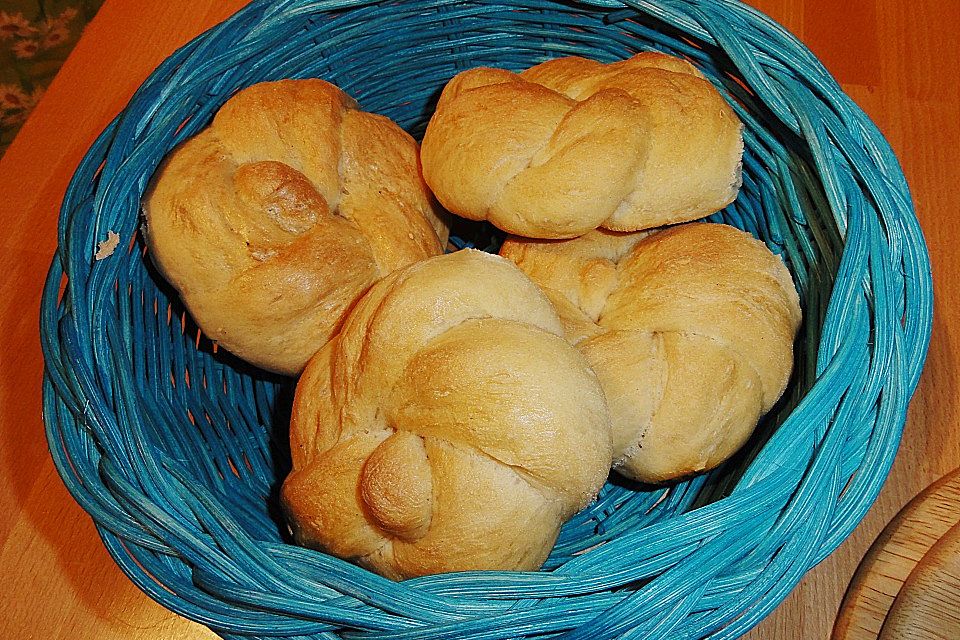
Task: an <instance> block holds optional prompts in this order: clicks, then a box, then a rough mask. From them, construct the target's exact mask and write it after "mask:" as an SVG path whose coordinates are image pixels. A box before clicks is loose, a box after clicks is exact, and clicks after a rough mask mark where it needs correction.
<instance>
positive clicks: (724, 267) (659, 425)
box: [501, 223, 800, 482]
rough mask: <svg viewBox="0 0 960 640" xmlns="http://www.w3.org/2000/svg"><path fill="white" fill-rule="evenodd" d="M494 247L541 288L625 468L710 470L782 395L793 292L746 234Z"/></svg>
mask: <svg viewBox="0 0 960 640" xmlns="http://www.w3.org/2000/svg"><path fill="white" fill-rule="evenodd" d="M501 255H503V256H505V257H507V258H509V259H510V260H512V261H514V262H515V263H516V264H518V265H519V266H520V268H521V269H523V270H524V271H525V272H526V273H527V274H528V275H530V277H531V278H532V279H533V280H534V281H535V282H537V283H538V284H540V285H541V286H542V287H544V290H545V291H546V292H547V293H548V295H549V296H550V298H551V300H553V301H554V304H555V306H556V308H557V309H558V311H559V312H560V315H561V317H562V318H563V322H564V327H565V330H566V333H567V336H568V339H569V340H570V341H571V342H573V343H575V344H576V345H577V346H578V347H579V349H580V350H581V352H583V354H584V355H585V356H586V357H587V360H588V361H589V362H590V365H591V366H592V367H593V369H594V371H595V372H596V373H597V376H598V377H599V379H600V384H601V386H602V387H603V390H604V393H605V395H606V400H607V403H608V405H609V408H610V414H611V419H612V424H613V451H614V468H615V469H616V470H617V471H619V472H620V473H621V474H623V475H625V476H628V477H631V478H634V479H637V480H641V481H644V482H664V481H666V480H671V479H674V478H679V477H683V476H687V475H690V474H693V473H697V472H700V471H705V470H708V469H711V468H713V467H715V466H717V465H718V464H720V463H721V462H723V461H724V460H725V459H727V458H728V457H729V456H731V455H732V454H733V453H734V452H735V451H736V450H737V449H739V448H740V447H741V446H742V445H743V443H744V442H745V441H746V440H747V438H748V437H749V436H750V434H751V433H752V432H753V429H754V428H755V427H756V425H757V422H758V421H759V419H760V417H761V416H762V415H763V414H764V413H766V412H767V411H769V410H770V408H771V407H772V406H773V404H774V403H775V402H776V401H777V400H778V399H779V398H780V396H781V395H782V394H783V391H784V389H785V387H786V385H787V381H788V379H789V377H790V372H791V370H792V367H793V341H794V338H795V336H796V333H797V330H798V328H799V325H800V306H799V300H798V297H797V292H796V289H795V288H794V285H793V281H792V280H791V278H790V273H789V272H788V271H787V269H786V267H785V266H784V264H783V262H782V261H781V260H780V259H779V258H778V257H777V256H775V255H774V254H773V253H771V252H770V251H769V249H767V247H766V246H765V245H764V244H763V243H761V242H759V241H758V240H755V239H754V238H753V237H752V236H750V235H749V234H747V233H744V232H743V231H740V230H738V229H735V228H733V227H729V226H726V225H721V224H706V223H691V224H686V225H679V226H676V227H671V228H668V229H665V230H662V231H657V232H654V233H652V234H648V233H643V232H641V233H631V234H620V233H615V232H610V231H603V230H597V231H593V232H590V233H588V234H586V235H584V236H583V237H581V238H577V239H575V240H566V241H559V242H543V241H541V242H537V241H533V240H527V239H522V238H508V239H507V241H506V242H505V243H504V245H503V248H502V250H501Z"/></svg>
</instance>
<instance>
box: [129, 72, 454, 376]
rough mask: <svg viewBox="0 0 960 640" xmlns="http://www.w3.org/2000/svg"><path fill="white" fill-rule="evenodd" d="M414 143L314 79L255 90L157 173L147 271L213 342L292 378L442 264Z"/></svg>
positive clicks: (148, 203)
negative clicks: (376, 296)
mask: <svg viewBox="0 0 960 640" xmlns="http://www.w3.org/2000/svg"><path fill="white" fill-rule="evenodd" d="M435 206H436V205H435V203H434V201H433V199H432V197H431V195H430V193H429V190H428V189H427V187H426V184H425V183H424V182H423V178H422V176H421V172H420V167H419V159H418V149H417V143H416V142H415V141H414V140H413V138H411V137H410V136H409V135H407V134H406V133H404V132H403V131H402V130H401V129H400V128H399V127H398V126H397V125H396V124H394V123H393V122H391V121H390V120H388V119H387V118H385V117H383V116H378V115H374V114H371V113H364V112H363V111H359V110H358V108H357V105H356V103H355V102H354V101H353V99H351V98H350V97H349V96H347V95H346V94H345V93H343V92H342V91H341V90H340V89H338V88H336V87H335V86H333V85H331V84H329V83H327V82H324V81H322V80H282V81H279V82H270V83H263V84H258V85H254V86H251V87H249V88H247V89H244V90H243V91H241V92H239V93H237V94H236V95H235V96H234V97H232V98H231V99H230V100H228V101H227V103H226V104H224V105H223V107H222V108H221V109H220V111H219V112H218V113H217V115H216V117H215V118H214V120H213V123H212V124H211V125H210V126H209V127H208V128H207V129H205V130H204V131H202V132H201V133H200V134H198V135H197V136H195V137H194V138H192V139H191V140H189V141H187V142H186V143H185V144H183V145H182V146H180V147H178V148H177V149H176V150H174V151H173V153H172V154H171V155H170V156H169V158H168V159H167V161H166V162H165V164H164V165H163V166H161V168H160V169H159V170H158V171H157V174H156V176H155V177H154V181H153V184H152V186H151V188H150V190H149V191H148V193H147V195H146V198H145V200H144V203H143V207H144V213H145V221H146V227H145V232H146V239H147V244H148V246H149V249H150V254H151V256H152V258H153V261H154V263H155V264H156V265H157V267H158V268H159V269H160V271H161V273H162V274H163V275H164V276H165V277H166V279H167V280H168V281H169V282H170V283H171V284H172V285H173V286H174V287H175V288H176V289H177V291H179V293H180V296H181V298H182V299H183V301H184V303H185V304H186V306H187V308H188V309H189V310H190V313H191V315H192V316H193V318H194V319H195V320H196V322H197V324H198V325H199V326H200V328H201V329H203V331H204V333H206V334H207V335H208V336H209V337H210V338H211V339H213V340H215V341H217V342H218V343H219V344H220V345H222V346H223V347H225V348H226V349H228V350H229V351H231V352H233V353H235V354H236V355H238V356H240V357H241V358H243V359H245V360H247V361H249V362H251V363H253V364H255V365H257V366H259V367H262V368H264V369H269V370H271V371H276V372H280V373H284V374H289V375H293V374H297V373H299V372H300V371H301V370H302V369H303V367H304V366H305V365H306V362H307V359H309V358H310V356H312V355H313V354H314V353H316V351H317V350H318V349H320V347H322V346H323V344H324V343H326V341H327V340H328V339H329V338H330V336H331V335H332V334H333V332H334V331H335V330H336V329H337V328H338V326H339V324H340V321H341V318H342V316H343V314H344V312H345V311H346V309H347V308H348V307H349V306H350V305H351V304H352V303H353V302H354V301H355V300H356V299H357V298H358V297H359V296H360V294H362V293H363V292H364V291H365V290H366V289H367V288H368V287H369V286H370V285H371V284H372V283H373V282H375V281H376V280H377V279H379V278H381V277H382V276H384V275H386V274H387V273H390V272H391V271H393V270H394V269H397V268H399V267H403V266H406V265H408V264H411V263H413V262H417V261H418V260H423V259H425V258H428V257H430V256H433V255H438V254H440V253H441V252H442V249H443V245H444V243H445V242H446V234H447V232H446V229H445V227H444V225H443V224H442V223H441V221H440V218H439V217H438V214H437V209H435Z"/></svg>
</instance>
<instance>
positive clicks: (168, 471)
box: [41, 0, 932, 640]
mask: <svg viewBox="0 0 960 640" xmlns="http://www.w3.org/2000/svg"><path fill="white" fill-rule="evenodd" d="M648 49H656V50H661V51H665V52H667V53H672V54H674V55H680V56H684V57H686V58H688V59H689V60H691V61H692V62H693V63H694V64H695V65H696V66H697V67H698V68H700V69H701V70H702V71H703V72H704V73H705V74H706V75H707V77H708V78H709V79H710V80H711V81H712V82H713V83H714V84H716V85H717V86H718V88H720V89H721V91H722V92H724V94H725V95H726V96H727V97H728V98H729V99H730V101H731V103H732V104H733V105H734V107H735V109H736V110H737V113H738V115H739V116H740V118H741V119H742V120H743V122H744V124H745V143H746V151H745V155H744V185H743V189H742V192H741V195H740V197H739V199H738V200H737V201H736V202H735V203H734V204H733V205H731V206H730V207H728V208H727V209H726V210H724V211H723V212H721V213H720V214H717V215H716V216H714V219H715V220H717V221H722V222H727V223H730V224H733V225H735V226H738V227H740V228H742V229H745V230H747V231H749V232H751V233H753V234H755V235H756V236H757V237H759V238H760V239H762V240H764V241H765V242H766V243H767V244H768V246H770V247H771V249H773V250H774V251H775V252H777V253H780V254H781V255H782V256H783V257H784V260H785V262H786V263H787V266H788V267H789V268H790V270H791V272H792V273H793V275H794V278H795V281H796V283H797V286H798V289H799V290H800V294H801V299H802V305H803V310H804V317H805V322H804V326H803V329H802V330H801V335H800V337H799V339H798V343H797V349H796V354H797V362H796V367H795V373H794V377H793V380H792V381H791V385H790V387H789V389H788V392H787V394H786V396H785V397H784V399H783V400H782V401H781V403H780V404H779V405H778V407H777V408H776V409H775V410H774V412H773V413H772V414H771V415H770V416H768V418H767V419H766V420H765V421H764V422H763V423H762V424H761V426H760V428H759V429H758V433H757V434H756V436H755V437H754V439H753V440H752V441H751V443H750V445H748V448H747V449H746V450H745V451H743V452H742V453H741V454H740V455H738V456H737V457H736V458H735V459H733V460H731V461H730V462H729V463H727V464H726V465H724V466H723V467H721V468H720V469H718V470H716V471H715V472H713V473H711V474H709V475H707V476H704V477H699V478H696V479H693V480H690V481H687V482H684V483H681V484H678V485H675V486H672V487H669V488H650V487H637V486H629V485H628V484H627V483H625V482H623V481H620V480H617V479H616V478H613V477H612V478H611V482H610V483H608V484H607V486H606V487H604V489H603V491H602V492H601V495H600V497H599V499H598V500H597V501H596V503H594V504H593V505H592V506H590V507H589V508H588V509H586V510H585V511H583V512H582V513H580V514H579V515H577V516H576V517H575V518H574V519H573V520H572V521H570V522H569V523H567V525H566V526H565V527H564V528H563V530H562V532H561V535H560V538H559V540H558V542H557V545H556V548H555V549H554V551H553V553H552V554H551V556H550V558H549V560H548V561H547V564H546V566H545V567H544V570H543V571H540V572H531V573H464V574H448V575H438V576H429V577H425V578H418V579H413V580H409V581H407V582H404V583H399V584H398V583H393V582H391V581H389V580H386V579H383V578H381V577H379V576H376V575H374V574H371V573H369V572H367V571H364V570H362V569H359V568H357V567H355V566H353V565H351V564H349V563H346V562H343V561H340V560H338V559H335V558H331V557H328V556H326V555H323V554H320V553H317V552H314V551H310V550H306V549H301V548H298V547H295V546H293V545H291V544H289V541H288V536H287V532H286V529H285V526H284V525H283V522H282V518H281V516H280V514H279V512H278V511H277V500H276V497H277V490H278V487H279V484H280V482H282V480H283V477H284V475H285V474H286V472H287V470H288V469H289V453H288V451H287V444H286V438H287V433H286V429H287V420H288V417H289V416H288V411H289V405H290V393H291V390H292V382H291V381H288V380H285V379H281V378H277V377H274V376H270V375H268V374H265V373H263V372H261V371H258V370H255V369H253V368H251V367H249V366H247V365H245V364H243V363H241V362H239V361H238V360H236V359H235V358H232V357H231V356H230V355H229V354H225V353H224V352H222V351H220V352H217V350H216V349H215V347H214V346H213V345H211V344H210V342H209V341H208V340H207V339H206V338H204V337H203V336H202V335H200V333H199V331H198V330H197V328H196V326H195V325H193V324H192V321H191V320H190V319H189V317H188V316H187V315H186V314H185V312H184V310H183V307H182V304H181V303H180V301H179V300H178V299H177V297H176V295H175V293H174V292H173V291H172V290H171V289H170V288H169V287H168V285H166V284H165V283H164V282H163V280H162V278H161V277H160V276H159V275H158V274H157V272H156V270H155V269H154V268H153V267H152V265H151V264H150V262H149V258H148V257H147V256H145V255H144V250H143V243H142V240H141V239H140V238H139V237H138V225H139V213H140V206H139V201H140V197H141V196H142V194H143V192H144V190H145V188H146V186H147V184H148V181H149V179H150V177H151V175H152V174H153V172H154V170H155V169H156V167H157V166H158V164H159V163H160V161H161V160H162V158H163V157H164V156H165V155H166V154H167V153H168V152H169V151H170V150H171V148H172V147H173V146H174V145H176V144H178V143H179V142H181V141H183V140H185V139H186V138H188V137H189V136H192V135H194V134H195V133H197V132H198V131H199V130H200V129H201V128H203V127H204V126H205V125H206V124H207V123H208V122H209V121H210V119H211V117H212V115H213V114H214V113H215V112H216V110H217V109H218V108H219V107H220V106H221V105H222V104H223V103H224V102H225V101H226V100H227V98H229V97H230V96H231V95H232V94H233V93H234V92H235V91H237V90H238V89H240V88H242V87H245V86H248V85H250V84H253V83H255V82H260V81H266V80H275V79H279V78H285V77H321V78H324V79H326V80H329V81H331V82H334V83H335V84H337V85H339V86H340V87H341V88H343V89H344V90H345V91H347V92H348V93H350V94H351V95H353V96H354V97H356V98H357V99H358V100H359V102H360V104H361V106H362V107H363V108H364V109H365V110H368V111H373V112H379V113H383V114H385V115H387V116H389V117H391V118H393V119H394V120H396V121H397V122H398V123H399V124H400V125H401V126H403V127H404V128H406V129H407V130H408V131H410V132H411V133H413V134H414V135H415V136H418V137H419V136H420V135H421V134H422V132H423V129H424V127H425V125H426V122H427V120H428V118H429V116H430V113H431V109H432V105H433V103H434V102H435V100H436V98H437V96H438V95H439V91H440V89H441V88H442V87H443V85H444V83H445V82H446V81H447V80H448V79H449V78H450V77H452V76H453V75H455V74H456V73H457V72H459V71H461V70H463V69H466V68H469V67H473V66H477V65H489V66H498V67H506V68H510V69H514V70H519V69H522V68H526V67H528V66H530V65H532V64H536V63H539V62H542V61H544V60H547V59H550V58H554V57H559V56H563V55H583V56H587V57H591V58H594V59H598V60H601V61H605V62H606V61H612V60H616V59H622V58H625V57H628V56H630V55H632V54H633V53H635V52H637V51H641V50H648ZM110 231H113V232H116V233H117V234H119V236H120V238H121V239H122V241H121V245H120V247H118V249H117V250H116V251H115V253H114V254H113V255H111V256H109V257H107V258H104V259H102V260H96V259H94V253H95V251H96V246H97V243H98V242H100V241H102V240H104V239H106V237H107V234H108V232H110ZM459 232H460V235H459V237H458V238H457V239H456V240H457V242H458V243H459V244H461V245H471V246H480V247H481V248H491V247H493V246H495V244H496V235H495V234H493V233H491V231H490V228H489V227H486V226H484V225H464V227H463V228H462V229H460V230H459ZM59 233H60V235H59V248H58V251H57V255H56V257H55V259H54V262H53V265H52V267H51V270H50V274H49V277H48V281H47V287H46V291H45V294H44V299H43V310H42V327H41V332H42V340H43V347H44V353H45V358H46V365H47V368H46V374H45V380H44V418H45V422H46V426H47V437H48V441H49V444H50V449H51V453H52V455H53V458H54V461H55V463H56V465H57V468H58V470H59V471H60V474H61V476H62V477H63V480H64V482H65V483H66V485H67V487H68V489H69V490H70V492H71V493H72V495H73V496H74V497H75V499H76V500H77V501H78V502H79V503H80V504H81V505H82V506H83V508H84V509H86V511H87V512H89V513H90V514H91V516H92V517H93V518H94V520H95V521H96V523H97V526H98V528H99V531H100V533H101V536H102V537H103V541H104V543H105V545H106V546H107V548H108V549H109V551H110V553H111V555H112V556H113V557H114V558H115V559H116V561H117V563H118V564H119V565H120V566H121V568H122V569H123V570H124V572H125V573H126V574H127V575H128V576H129V577H130V578H131V579H132V580H133V581H134V582H135V583H136V584H137V585H139V586H140V588H142V589H143V590H144V591H146V592H147V593H148V594H149V595H150V596H151V597H153V598H154V599H156V600H158V601H159V602H161V603H162V604H164V605H165V606H167V607H168V608H170V609H172V610H173V611H176V612H178V613H180V614H182V615H185V616H187V617H189V618H192V619H194V620H197V621H199V622H201V623H204V624H206V625H208V626H210V627H211V628H213V629H214V630H216V631H217V632H218V633H220V634H221V635H222V636H223V637H225V638H268V637H282V638H338V637H342V638H358V639H359V638H381V639H384V638H389V639H398V640H399V639H401V638H403V639H410V640H413V639H425V638H437V639H439V638H477V639H481V638H482V639H484V640H492V639H496V638H521V637H553V636H559V635H564V637H578V638H612V637H623V638H671V639H675V638H705V637H710V638H734V637H737V636H739V635H741V634H742V633H744V632H745V631H746V630H748V629H749V628H751V627H752V626H754V625H755V624H756V623H757V622H759V621H760V620H761V619H762V618H763V617H764V616H765V615H767V614H768V613H769V612H770V611H771V610H772V609H773V608H774V607H776V605H777V604H779V603H780V602H781V601H782V600H783V598H784V597H786V595H787V594H788V593H789V591H790V590H791V589H792V588H793V587H794V586H795V585H796V583H797V582H798V581H799V580H800V578H801V577H802V576H803V574H804V573H805V572H806V571H807V570H809V569H810V568H811V567H812V566H814V565H815V564H816V563H817V562H819V561H820V560H822V559H823V558H824V557H826V556H827V555H828V554H829V553H830V552H831V551H832V550H833V549H835V548H836V547H837V545H839V544H840V542H842V541H843V540H844V539H845V538H846V536H847V535H849V533H850V532H851V531H852V530H853V528H854V527H855V526H856V524H857V523H858V522H859V521H860V519H861V518H862V517H863V515H864V514H865V513H866V511H867V509H868V508H869V507H870V505H871V504H872V503H873V501H874V499H875V497H876V495H877V493H878V492H879V489H880V486H881V484H882V483H883V481H884V479H885V478H886V476H887V473H888V471H889V468H890V465H891V463H892V460H893V456H894V454H895V453H896V448H897V445H898V442H899V439H900V434H901V430H902V427H903V423H904V420H905V414H906V407H907V403H908V401H909V398H910V395H911V394H912V392H913V390H914V388H915V386H916V384H917V380H918V378H919V374H920V369H921V366H922V362H923V358H924V355H925V352H926V347H927V344H928V341H929V334H930V326H931V315H932V312H931V307H932V300H931V290H932V285H931V281H930V267H929V262H928V258H927V254H926V249H925V246H924V243H923V238H922V236H921V233H920V230H919V227H918V225H917V220H916V217H915V216H914V213H913V210H912V204H911V201H910V196H909V192H908V189H907V186H906V183H905V181H904V179H903V175H902V173H901V172H900V169H899V166H898V164H897V161H896V159H895V158H894V157H893V154H892V152H891V150H890V148H889V146H888V145H887V143H886V141H885V140H884V139H883V138H882V136H881V135H880V134H879V132H878V131H877V130H876V128H875V127H874V126H873V124H872V123H871V122H870V121H869V120H868V119H867V118H866V116H865V115H864V114H863V113H862V112H861V111H860V110H859V109H858V108H857V107H856V106H855V105H854V104H853V102H852V101H851V100H850V99H849V98H848V97H847V96H846V95H844V94H843V93H842V91H841V90H840V88H839V87H838V85H837V84H836V82H835V81H834V80H833V79H832V78H831V77H830V76H829V74H828V73H827V72H826V71H825V70H824V69H823V67H822V66H821V65H820V63H819V62H818V61H817V60H816V58H815V57H814V56H813V55H812V54H811V53H810V52H809V51H808V50H807V49H806V48H804V47H803V46H802V45H801V44H799V43H798V42H797V41H796V40H795V39H793V38H792V36H790V35H789V34H787V33H786V32H785V31H783V30H782V29H781V28H780V27H778V26H777V25H775V24H774V23H772V22H771V21H769V20H768V19H767V18H765V17H763V16H762V15H760V14H758V13H757V12H755V11H754V10H752V9H750V8H749V7H747V6H745V5H743V4H740V3H739V2H735V1H734V0H710V1H708V0H696V1H694V0H655V1H654V0H649V1H648V0H626V1H624V2H616V1H612V0H611V1H604V0H592V1H580V2H573V1H570V2H562V1H561V2H550V1H547V0H522V1H521V2H512V3H499V2H492V1H487V0H474V1H471V2H454V1H452V0H412V1H404V2H376V3H375V2H367V1H364V0H353V1H351V0H326V1H323V0H320V1H308V0H275V1H271V2H265V1H255V2H253V3H252V4H251V5H249V6H248V7H247V8H245V9H244V10H243V11H241V12H240V13H239V14H237V15H236V16H234V17H233V18H231V19H230V20H229V21H227V22H226V23H224V24H222V25H220V26H218V27H216V28H214V29H213V30H211V31H209V32H207V33H206V34H204V35H202V36H200V37H199V38H197V39H196V40H194V41H193V42H191V43H189V44H188V45H186V46H184V47H183V48H182V49H180V50H179V51H177V52H176V53H175V54H174V55H173V56H172V57H171V58H169V59H168V60H167V61H166V62H164V63H163V64H162V65H161V66H160V67H159V68H158V69H157V70H156V71H155V72H154V74H153V75H152V76H151V77H150V78H149V79H148V80H147V81H146V83H145V84H144V85H143V86H142V87H141V89H140V90H139V91H138V92H137V94H136V95H135V96H134V97H133V99H132V100H131V102H130V104H129V105H128V106H127V108H126V109H125V110H124V111H123V112H122V113H121V114H120V115H119V116H118V117H117V118H116V119H115V120H114V121H113V122H112V123H111V124H110V126H109V127H108V128H107V129H106V130H105V131H104V132H103V134H102V135H101V136H100V137H99V138H98V140H97V141H96V143H95V144H94V145H93V147H92V148H91V149H90V151H89V152H88V154H87V155H86V157H85V159H84V161H83V162H82V164H81V166H80V167H79V169H78V171H77V173H76V175H75V176H74V179H73V181H72V182H71V185H70V187H69V189H68V192H67V195H66V198H65V201H64V204H63V209H62V212H61V218H60V232H59Z"/></svg>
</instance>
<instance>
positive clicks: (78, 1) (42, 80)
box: [0, 0, 103, 154]
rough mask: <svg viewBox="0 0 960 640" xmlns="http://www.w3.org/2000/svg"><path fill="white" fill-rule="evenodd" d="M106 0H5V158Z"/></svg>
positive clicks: (0, 58) (1, 79) (1, 74)
mask: <svg viewBox="0 0 960 640" xmlns="http://www.w3.org/2000/svg"><path fill="white" fill-rule="evenodd" d="M101 4H103V0H0V154H2V152H3V151H5V150H6V148H7V146H8V145H9V144H10V142H11V141H12V140H13V138H14V136H15V135H16V134H17V131H19V129H20V126H21V125H22V124H23V122H24V121H25V120H26V119H27V116H28V115H29V114H30V111H31V110H32V109H33V107H34V106H35V105H36V104H37V101H39V100H40V97H41V96H42V95H43V92H44V90H45V89H46V88H47V86H48V85H49V84H50V81H51V80H53V77H54V76H55V75H56V74H57V71H59V70H60V66H61V65H62V64H63V62H64V60H66V59H67V55H69V53H70V50H71V49H73V46H74V45H75V44H76V42H77V40H78V39H79V38H80V33H81V32H82V31H83V27H84V26H86V24H87V22H89V21H90V19H91V18H93V16H94V14H95V13H96V12H97V9H99V8H100V5H101Z"/></svg>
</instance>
